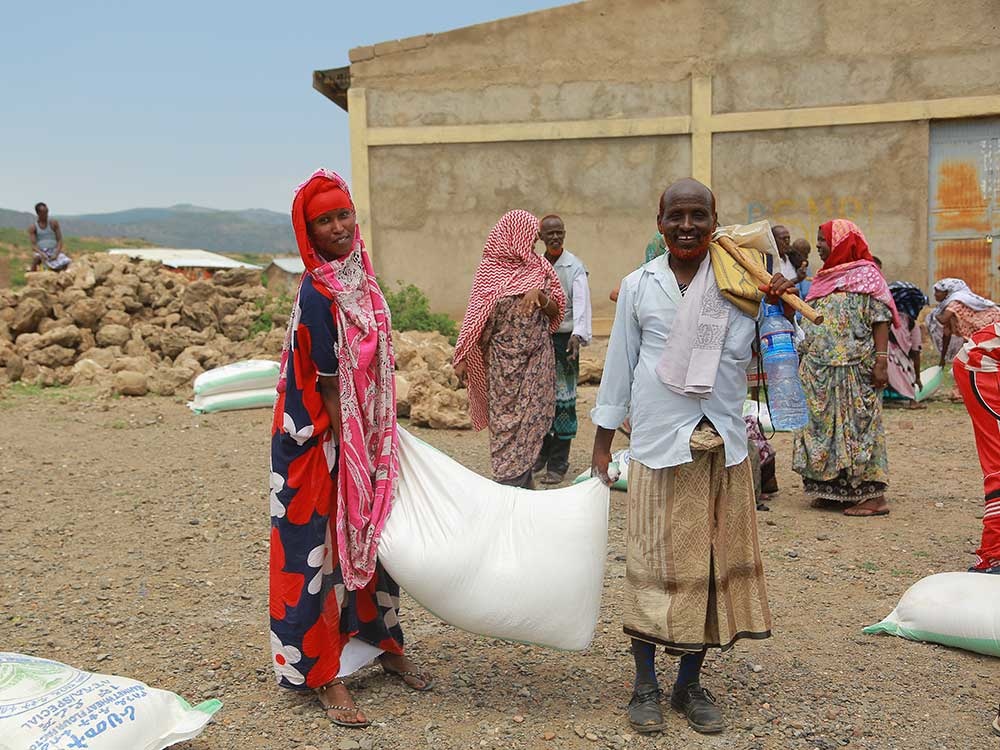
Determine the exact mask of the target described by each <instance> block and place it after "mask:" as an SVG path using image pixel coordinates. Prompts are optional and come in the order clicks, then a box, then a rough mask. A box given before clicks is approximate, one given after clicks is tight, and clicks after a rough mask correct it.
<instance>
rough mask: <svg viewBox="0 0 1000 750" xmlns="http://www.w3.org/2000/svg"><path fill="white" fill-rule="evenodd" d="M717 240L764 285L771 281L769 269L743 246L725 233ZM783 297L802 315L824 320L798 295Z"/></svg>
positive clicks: (821, 315) (820, 321)
mask: <svg viewBox="0 0 1000 750" xmlns="http://www.w3.org/2000/svg"><path fill="white" fill-rule="evenodd" d="M716 241H717V242H718V243H719V245H721V246H722V249H723V250H725V251H726V252H727V253H729V254H730V255H731V256H733V259H734V260H735V261H736V262H737V263H739V264H740V265H741V266H743V268H745V269H746V270H747V271H749V272H750V275H751V276H753V277H754V278H755V279H756V280H757V281H758V282H759V283H760V284H761V285H762V286H767V285H769V284H770V283H771V277H770V275H768V273H767V270H766V269H765V268H763V267H762V266H760V265H758V264H757V263H754V262H753V261H752V260H751V259H750V258H748V257H747V255H746V253H745V252H743V248H741V247H740V246H739V245H737V244H736V243H735V242H733V241H732V240H731V239H729V238H728V237H726V236H725V235H722V236H720V237H719V238H718V239H717V240H716ZM791 280H792V279H789V281H791ZM781 299H782V300H783V301H784V302H785V303H786V304H788V305H791V307H792V308H793V309H794V310H795V311H796V312H799V313H802V317H803V318H805V319H806V320H808V321H810V322H812V323H815V324H816V325H819V324H820V323H822V322H823V314H822V313H821V312H819V311H818V310H817V309H816V308H814V307H813V306H812V305H810V304H808V303H807V302H806V301H805V300H803V299H802V298H801V297H799V296H798V295H796V294H788V293H785V294H782V295H781Z"/></svg>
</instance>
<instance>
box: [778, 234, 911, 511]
mask: <svg viewBox="0 0 1000 750" xmlns="http://www.w3.org/2000/svg"><path fill="white" fill-rule="evenodd" d="M816 247H817V249H818V250H819V255H820V258H822V259H823V267H822V268H821V269H820V270H819V273H817V274H816V276H815V277H814V279H813V283H812V286H811V287H810V289H809V294H808V295H807V296H806V300H807V301H809V302H811V303H812V304H813V306H814V307H815V308H816V309H817V310H819V311H820V312H821V313H823V317H824V322H823V324H822V325H818V326H814V325H807V326H806V340H805V342H804V343H803V345H802V347H801V350H800V354H801V357H802V362H801V366H800V368H799V373H800V375H801V377H802V388H803V390H804V391H805V394H806V402H807V404H808V406H809V424H808V425H807V426H806V427H805V428H804V429H802V430H799V431H798V432H796V433H795V441H794V453H793V456H792V468H793V469H794V470H795V471H796V472H798V473H799V474H800V475H801V476H802V481H803V483H804V484H805V492H806V496H807V497H810V498H812V500H813V506H814V507H819V506H821V505H825V504H831V503H833V504H836V503H849V504H850V505H849V507H848V508H846V509H845V510H844V514H845V515H848V516H884V515H887V514H888V513H889V506H888V504H887V503H886V500H885V488H886V486H887V485H888V482H889V460H888V455H887V452H886V443H885V431H884V429H883V427H882V389H883V388H885V386H886V384H887V383H888V380H889V364H888V356H889V355H888V347H889V323H890V321H894V320H898V315H897V313H896V305H895V303H894V302H893V299H892V293H891V292H890V291H889V286H888V285H887V284H886V282H885V278H884V277H883V276H882V273H881V271H880V270H879V268H878V266H877V265H875V262H874V260H873V258H872V255H871V253H870V252H869V251H868V243H867V241H866V240H865V236H864V235H863V234H862V233H861V230H860V229H858V227H857V226H856V225H855V224H854V223H852V222H850V221H847V220H846V219H836V220H834V221H828V222H827V223H825V224H823V225H822V226H821V227H820V228H819V235H818V237H817V241H816Z"/></svg>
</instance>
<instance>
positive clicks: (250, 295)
mask: <svg viewBox="0 0 1000 750" xmlns="http://www.w3.org/2000/svg"><path fill="white" fill-rule="evenodd" d="M240 299H241V300H243V301H244V302H256V301H257V300H266V299H267V289H265V288H264V287H262V286H260V285H259V284H258V285H257V286H249V287H247V288H246V289H243V290H242V291H241V292H240Z"/></svg>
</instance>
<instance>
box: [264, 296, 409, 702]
mask: <svg viewBox="0 0 1000 750" xmlns="http://www.w3.org/2000/svg"><path fill="white" fill-rule="evenodd" d="M333 304H334V303H333V300H332V299H331V298H330V297H329V296H328V295H327V294H326V293H325V290H323V288H322V287H320V286H319V285H316V284H314V283H313V280H312V278H311V277H309V276H307V277H306V279H305V281H304V282H303V284H302V288H301V291H300V293H299V298H298V304H297V305H296V309H295V310H294V313H293V316H292V320H291V322H290V323H289V325H290V326H291V327H292V346H291V351H290V354H289V358H288V372H287V386H286V388H285V391H284V392H283V393H279V394H278V399H277V402H276V404H275V408H274V421H273V423H272V427H271V481H270V485H271V492H270V508H271V560H270V607H269V608H270V616H271V654H272V666H273V667H274V673H275V676H276V677H277V680H278V684H279V685H281V686H282V687H285V688H289V689H292V690H309V689H314V688H317V687H321V686H323V685H325V684H327V683H328V682H330V681H331V680H333V679H334V678H336V677H337V676H338V674H340V672H341V653H342V651H343V649H344V647H345V646H346V645H347V644H348V642H349V641H350V640H351V639H352V638H357V639H360V640H361V641H363V642H365V643H367V644H369V645H370V646H374V647H375V648H376V649H381V650H382V651H387V652H389V653H394V654H402V653H403V631H402V629H401V628H400V625H399V585H398V584H397V583H396V582H395V581H393V580H392V578H391V577H390V576H389V574H388V573H387V572H386V571H385V569H384V568H383V567H382V565H381V564H379V565H378V567H377V569H376V573H375V575H374V576H373V577H372V579H371V580H370V581H369V583H368V585H367V586H365V587H364V588H363V589H359V590H357V591H348V590H347V589H346V587H345V586H344V579H343V576H342V575H341V572H340V562H339V560H340V558H339V556H338V554H337V547H336V544H337V543H336V534H332V533H331V528H330V525H331V523H333V522H335V521H336V519H333V518H331V510H333V509H334V508H335V505H334V503H333V499H334V495H335V493H336V486H337V485H336V482H337V442H338V441H337V438H336V436H335V435H333V434H332V432H331V429H330V418H329V416H328V415H327V412H326V409H325V407H324V405H323V398H322V396H321V395H320V392H319V376H320V375H336V374H337V373H338V366H339V363H338V361H337V353H336V352H337V327H336V323H335V318H334V314H333V313H334V309H333Z"/></svg>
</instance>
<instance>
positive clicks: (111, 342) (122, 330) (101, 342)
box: [97, 323, 132, 347]
mask: <svg viewBox="0 0 1000 750" xmlns="http://www.w3.org/2000/svg"><path fill="white" fill-rule="evenodd" d="M130 338H132V332H131V331H129V329H128V328H126V327H125V326H123V325H117V324H115V323H111V324H109V325H105V326H102V327H101V328H100V330H98V331H97V345H98V346H102V347H108V346H124V345H125V343H126V342H127V341H128V340H129V339H130Z"/></svg>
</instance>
